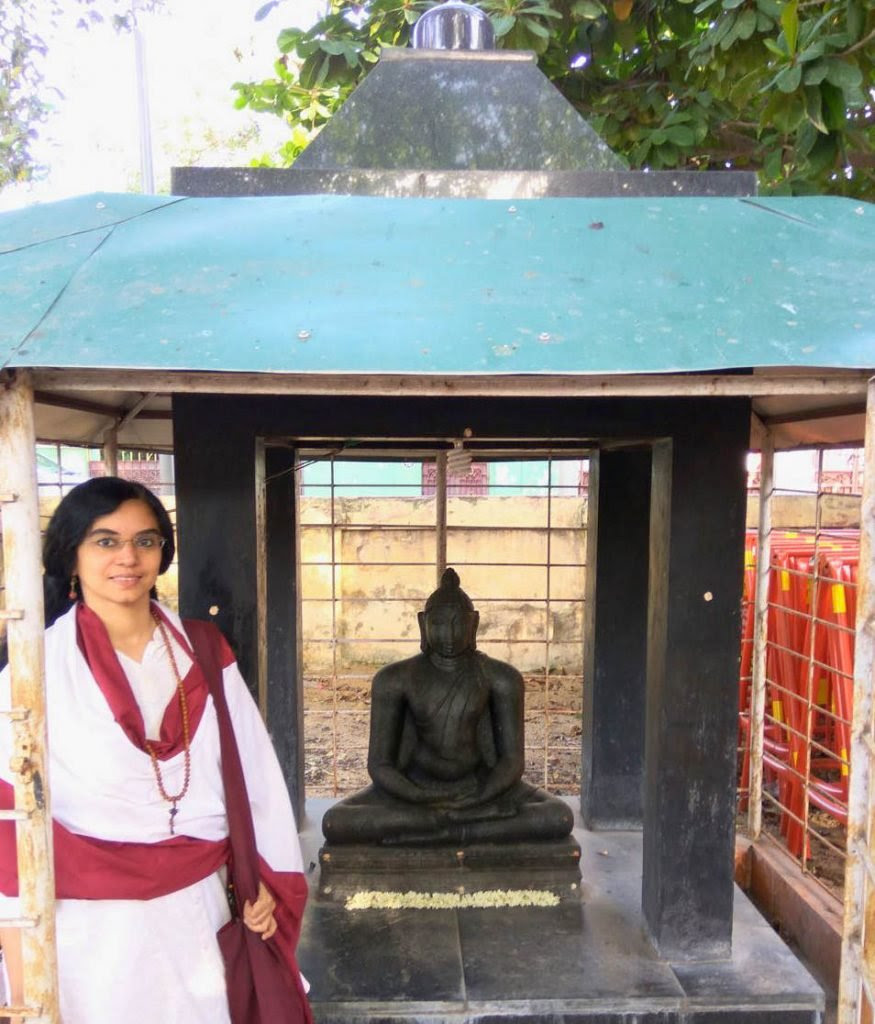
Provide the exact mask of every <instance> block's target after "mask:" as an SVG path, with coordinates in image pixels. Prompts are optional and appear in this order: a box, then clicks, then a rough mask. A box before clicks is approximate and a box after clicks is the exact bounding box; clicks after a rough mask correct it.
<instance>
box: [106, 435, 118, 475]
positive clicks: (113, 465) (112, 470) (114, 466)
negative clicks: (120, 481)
mask: <svg viewBox="0 0 875 1024" xmlns="http://www.w3.org/2000/svg"><path fill="white" fill-rule="evenodd" d="M103 465H104V467H105V468H106V474H107V476H118V426H112V427H109V428H107V430H106V431H105V432H104V435H103Z"/></svg>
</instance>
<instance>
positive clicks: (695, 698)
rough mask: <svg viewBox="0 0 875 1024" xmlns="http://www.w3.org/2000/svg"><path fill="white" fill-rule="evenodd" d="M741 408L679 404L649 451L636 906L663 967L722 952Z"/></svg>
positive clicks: (737, 607) (730, 804)
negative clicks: (679, 422) (682, 418)
mask: <svg viewBox="0 0 875 1024" xmlns="http://www.w3.org/2000/svg"><path fill="white" fill-rule="evenodd" d="M749 409H750V407H749V403H748V402H747V401H746V400H734V399H727V400H726V401H725V402H715V401H713V400H712V402H711V403H704V402H690V403H688V405H687V412H688V416H689V429H688V430H685V431H684V432H683V433H682V434H678V435H676V436H675V437H674V438H673V439H672V440H664V441H658V442H656V444H655V445H654V451H653V485H652V491H651V548H650V595H649V613H648V654H647V723H646V741H645V786H644V863H643V892H642V904H643V910H644V917H645V920H646V922H647V926H648V928H649V930H650V933H651V935H652V937H653V939H654V940H655V942H656V944H657V947H658V948H659V951H660V953H661V954H662V955H663V956H665V957H666V958H668V959H712V958H719V957H724V956H728V955H729V952H730V946H731V939H732V898H733V843H734V834H735V829H734V823H735V746H736V742H735V741H736V730H737V720H736V716H737V710H738V700H737V687H738V658H739V640H740V624H741V594H742V570H743V557H744V522H745V498H746V495H745V453H746V451H747V443H748V435H749V423H750V411H749Z"/></svg>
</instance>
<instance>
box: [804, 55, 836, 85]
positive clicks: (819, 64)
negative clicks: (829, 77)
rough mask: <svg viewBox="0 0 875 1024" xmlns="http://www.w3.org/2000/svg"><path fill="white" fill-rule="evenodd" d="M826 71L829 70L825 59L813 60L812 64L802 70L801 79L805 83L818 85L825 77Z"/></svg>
mask: <svg viewBox="0 0 875 1024" xmlns="http://www.w3.org/2000/svg"><path fill="white" fill-rule="evenodd" d="M827 71H829V64H827V62H826V61H825V60H819V61H815V63H814V64H812V65H811V66H810V67H807V68H805V70H804V71H803V73H802V81H803V82H804V83H805V84H806V85H820V83H821V82H822V81H823V80H824V79H825V78H826V73H827Z"/></svg>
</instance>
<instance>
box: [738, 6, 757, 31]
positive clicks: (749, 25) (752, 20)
mask: <svg viewBox="0 0 875 1024" xmlns="http://www.w3.org/2000/svg"><path fill="white" fill-rule="evenodd" d="M737 25H738V38H739V39H750V37H751V36H752V35H753V34H754V32H756V28H757V12H756V11H755V10H754V9H753V8H752V7H747V8H745V10H743V11H742V12H741V14H739V16H738V22H737Z"/></svg>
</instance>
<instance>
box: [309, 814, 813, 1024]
mask: <svg viewBox="0 0 875 1024" xmlns="http://www.w3.org/2000/svg"><path fill="white" fill-rule="evenodd" d="M329 803H330V802H329V801H318V800H314V801H310V802H308V820H307V821H305V823H304V824H305V831H304V833H303V835H302V839H303V842H304V857H305V866H306V865H310V866H311V870H310V873H309V877H310V880H311V900H310V904H309V906H308V908H307V912H306V915H305V919H304V928H303V932H302V935H301V943H300V947H299V960H300V966H301V970H302V971H303V972H304V974H305V975H306V976H307V978H308V980H309V981H310V984H311V992H310V998H311V1002H312V1005H313V1010H314V1013H315V1016H316V1019H317V1021H319V1022H320V1024H361V1022H362V1021H364V1020H365V1019H367V1020H368V1021H369V1022H371V1021H375V1022H380V1021H386V1022H390V1021H391V1022H392V1024H414V1022H426V1021H427V1022H434V1024H443V1022H447V1024H468V1022H471V1024H474V1022H477V1024H498V1022H499V1021H500V1022H501V1024H514V1022H523V1021H527V1022H528V1021H538V1022H544V1024H548V1022H549V1024H736V1022H738V1024H820V1022H821V1020H822V1014H823V1009H824V997H823V993H822V991H821V989H820V988H819V986H818V985H817V984H816V982H815V981H814V980H813V978H812V977H811V976H810V975H809V974H808V972H807V971H806V970H805V969H804V968H803V967H802V965H801V964H800V963H799V961H798V960H797V959H796V958H795V956H794V955H793V954H792V953H791V952H790V950H789V949H788V948H787V947H786V946H785V945H784V943H783V942H782V941H781V940H780V938H779V937H778V936H777V934H776V933H775V932H774V931H773V929H772V928H771V927H770V926H769V925H768V923H767V922H766V921H765V920H764V918H763V917H761V915H760V914H759V912H758V911H757V910H756V909H755V908H754V906H753V904H752V903H751V902H750V901H749V900H748V898H747V897H746V896H745V895H744V894H743V893H742V892H741V890H740V889H736V897H735V917H734V939H733V954H732V957H731V959H729V960H727V961H715V962H700V963H695V964H690V963H670V962H667V961H665V960H662V959H661V958H660V957H659V956H658V955H657V953H656V952H655V950H654V949H653V946H652V945H651V943H650V941H649V940H648V939H647V937H646V932H645V927H644V921H643V918H642V915H641V911H640V888H641V835H640V833H634V832H599V833H592V832H587V831H584V830H583V829H582V828H580V827H577V828H576V829H575V832H574V836H575V838H576V839H577V841H578V842H579V843H580V847H581V861H580V868H581V873H582V876H583V879H582V883H581V889H580V892H581V899H580V902H579V903H578V902H567V901H566V902H562V903H560V905H558V906H556V907H526V908H518V909H512V908H490V909H464V910H363V911H347V910H346V909H345V907H344V906H343V904H342V903H338V902H336V901H333V900H331V899H325V898H320V896H319V892H318V883H319V877H318V876H319V869H318V866H317V852H318V849H319V847H320V846H321V845H322V836H321V831H320V828H319V824H320V822H321V818H322V814H323V813H324V810H325V809H326V808H327V807H328V806H329ZM386 881H387V880H386V877H385V876H383V877H382V878H381V879H380V883H379V886H376V885H375V886H374V888H377V887H379V888H386V889H391V888H393V886H391V885H388V884H386Z"/></svg>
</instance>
